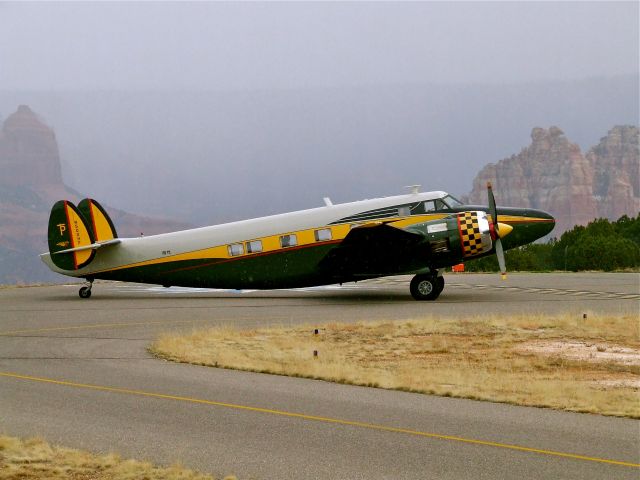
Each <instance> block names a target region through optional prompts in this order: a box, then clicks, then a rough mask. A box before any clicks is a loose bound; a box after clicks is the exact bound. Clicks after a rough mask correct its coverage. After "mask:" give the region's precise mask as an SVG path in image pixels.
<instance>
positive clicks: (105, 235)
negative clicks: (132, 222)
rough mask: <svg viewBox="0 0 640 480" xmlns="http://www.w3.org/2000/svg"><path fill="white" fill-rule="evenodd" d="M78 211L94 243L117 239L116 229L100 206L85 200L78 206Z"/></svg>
mask: <svg viewBox="0 0 640 480" xmlns="http://www.w3.org/2000/svg"><path fill="white" fill-rule="evenodd" d="M78 210H80V213H82V215H84V218H85V219H86V220H87V224H88V225H89V228H90V230H91V231H92V233H93V238H94V240H95V241H96V242H104V241H106V240H112V239H114V238H118V234H117V233H116V228H115V227H114V226H113V222H112V221H111V218H109V215H107V212H106V210H105V209H104V208H102V205H100V204H99V203H98V202H97V201H95V200H92V199H91V198H85V199H84V200H82V201H81V202H80V203H79V204H78Z"/></svg>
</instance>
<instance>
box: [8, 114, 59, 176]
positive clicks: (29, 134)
mask: <svg viewBox="0 0 640 480" xmlns="http://www.w3.org/2000/svg"><path fill="white" fill-rule="evenodd" d="M0 169H2V170H1V171H2V172H3V175H2V176H1V177H0V182H2V183H3V184H5V185H51V184H54V185H60V184H62V172H61V168H60V156H59V153H58V144H57V143H56V136H55V134H54V133H53V130H51V129H50V128H49V127H48V126H47V125H46V124H45V123H44V122H43V121H42V120H40V119H39V118H38V116H37V115H36V114H35V113H33V111H32V110H31V109H30V108H29V107H27V106H26V105H20V106H19V107H18V111H17V112H15V113H14V114H12V115H10V116H9V117H8V118H7V119H6V120H5V122H4V126H3V128H2V132H1V133H0Z"/></svg>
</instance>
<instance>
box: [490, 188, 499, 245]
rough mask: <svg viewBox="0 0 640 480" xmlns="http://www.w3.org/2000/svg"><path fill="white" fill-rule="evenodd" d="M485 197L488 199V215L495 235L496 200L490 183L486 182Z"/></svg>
mask: <svg viewBox="0 0 640 480" xmlns="http://www.w3.org/2000/svg"><path fill="white" fill-rule="evenodd" d="M487 195H488V197H489V215H491V222H492V223H493V228H494V229H495V231H496V233H498V231H499V230H498V229H499V227H498V210H497V209H496V199H495V197H494V196H493V188H492V187H491V182H487Z"/></svg>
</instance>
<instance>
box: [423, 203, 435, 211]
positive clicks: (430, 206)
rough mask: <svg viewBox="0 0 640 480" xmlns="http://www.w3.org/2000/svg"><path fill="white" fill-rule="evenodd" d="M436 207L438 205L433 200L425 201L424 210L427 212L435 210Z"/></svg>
mask: <svg viewBox="0 0 640 480" xmlns="http://www.w3.org/2000/svg"><path fill="white" fill-rule="evenodd" d="M435 209H436V205H435V203H434V201H433V200H427V201H426V202H424V211H425V212H433V211H435Z"/></svg>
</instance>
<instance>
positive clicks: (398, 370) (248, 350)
mask: <svg viewBox="0 0 640 480" xmlns="http://www.w3.org/2000/svg"><path fill="white" fill-rule="evenodd" d="M316 328H317V329H319V333H318V334H314V330H315V329H316ZM149 349H150V351H151V352H152V353H154V354H155V355H157V356H160V357H162V358H165V359H169V360H173V361H179V362H187V363H193V364H198V365H209V366H214V367H223V368H233V369H240V370H250V371H256V372H264V373H273V374H279V375H291V376H299V377H307V378H315V379H323V380H328V381H332V382H340V383H349V384H355V385H365V386H372V387H380V388H388V389H398V390H406V391H413V392H421V393H429V394H435V395H443V396H454V397H462V398H472V399H478V400H490V401H498V402H507V403H513V404H518V405H530V406H541V407H550V408H556V409H562V410H570V411H577V412H591V413H601V414H606V415H617V416H628V417H635V418H640V322H639V319H638V317H637V316H635V317H634V316H595V315H593V314H590V315H589V316H588V318H587V319H586V320H585V319H583V317H582V315H579V316H575V317H574V316H535V315H526V316H519V317H517V316H516V317H514V316H505V317H499V316H485V317H468V318H456V319H446V318H422V319H416V320H412V321H397V322H375V323H355V324H338V323H329V324H326V325H308V326H300V327H276V328H265V329H256V330H248V331H246V330H236V329H234V328H230V327H223V328H212V329H207V330H198V331H193V332H192V333H190V334H186V335H176V334H172V333H166V334H163V335H162V336H161V337H160V338H158V339H157V340H156V341H155V342H154V343H153V344H152V345H151V346H150V347H149ZM314 351H316V352H317V357H315V356H314Z"/></svg>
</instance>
